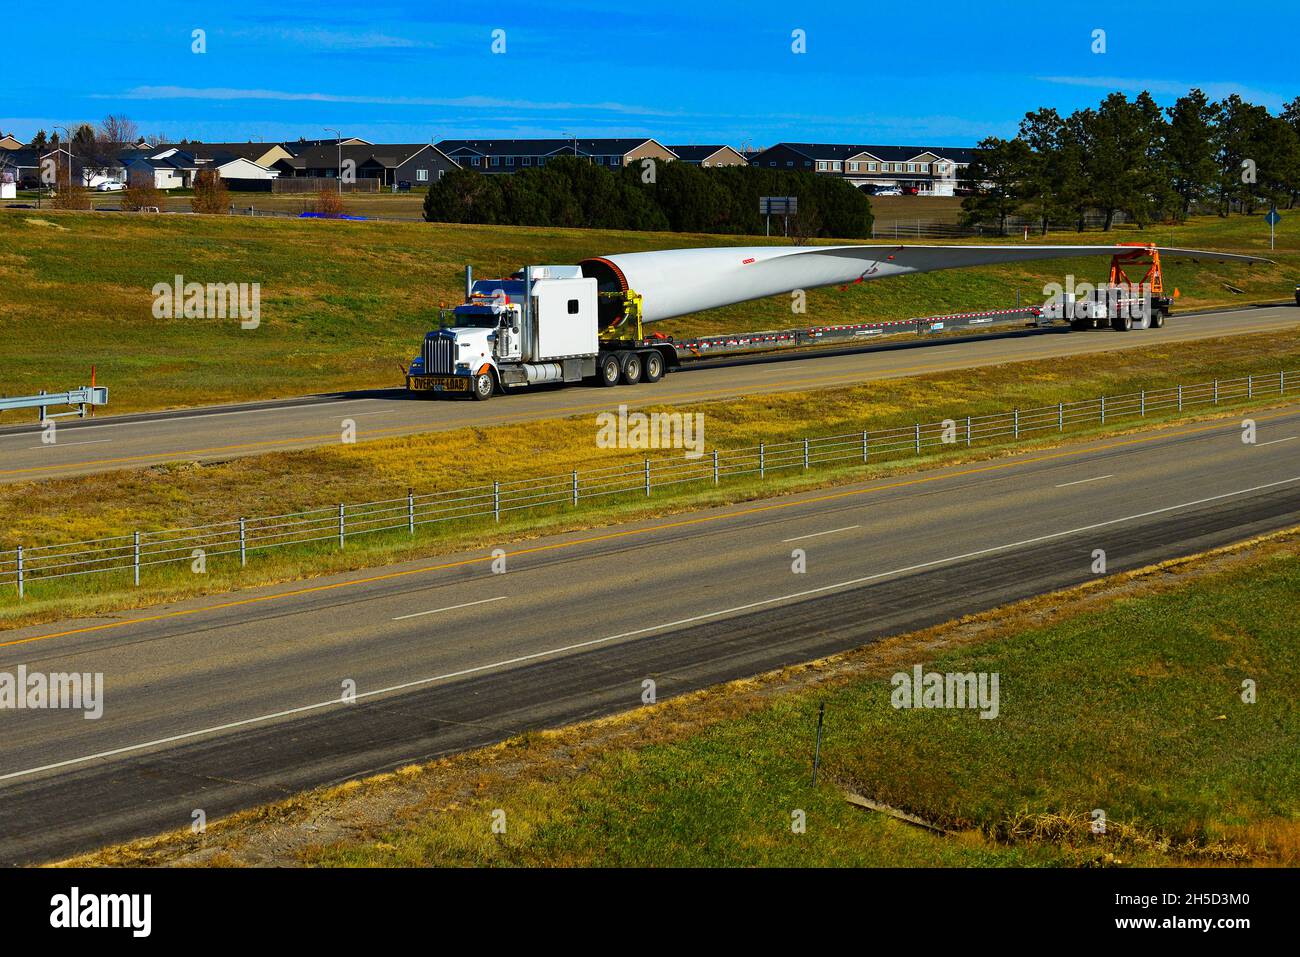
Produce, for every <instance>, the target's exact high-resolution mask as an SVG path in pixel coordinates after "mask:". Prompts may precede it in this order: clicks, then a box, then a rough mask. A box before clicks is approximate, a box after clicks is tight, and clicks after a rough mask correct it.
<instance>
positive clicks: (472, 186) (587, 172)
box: [424, 156, 872, 239]
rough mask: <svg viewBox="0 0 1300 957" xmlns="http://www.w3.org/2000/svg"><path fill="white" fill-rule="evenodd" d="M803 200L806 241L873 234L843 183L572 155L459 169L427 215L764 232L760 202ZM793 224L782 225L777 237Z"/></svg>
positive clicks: (431, 198)
mask: <svg viewBox="0 0 1300 957" xmlns="http://www.w3.org/2000/svg"><path fill="white" fill-rule="evenodd" d="M762 196H796V197H798V209H799V211H798V214H797V215H795V216H791V217H790V222H789V230H790V233H791V235H793V236H795V237H796V238H801V239H807V238H812V237H818V236H821V237H833V238H842V239H851V238H862V237H867V236H870V235H871V224H872V212H871V201H870V200H869V199H868V198H867V196H866V195H865V194H864V193H863V192H862V191H860V190H858V189H856V188H855V187H853V186H851V185H850V184H849V183H847V182H844V181H843V180H841V179H839V178H837V177H829V176H817V175H816V174H814V173H802V172H794V171H786V170H768V169H762V168H760V167H754V166H717V167H700V166H693V165H691V164H689V163H683V162H681V161H673V162H664V161H661V160H659V161H654V162H653V163H651V164H650V165H646V164H644V163H643V162H641V161H633V162H632V163H630V164H629V165H627V166H623V167H620V168H619V169H616V170H610V169H607V168H605V167H602V166H597V165H596V164H595V163H593V162H591V161H590V160H587V159H584V158H580V157H574V156H562V157H558V158H556V159H553V160H551V161H550V162H548V163H547V164H546V165H545V166H542V167H530V168H528V169H521V170H519V171H518V172H515V173H509V174H499V173H488V174H484V173H479V172H477V171H475V170H472V169H455V170H449V171H448V172H447V173H446V174H445V175H444V176H443V177H442V178H441V179H440V180H438V182H436V183H434V184H433V185H432V186H430V187H429V192H428V194H427V195H426V196H425V200H424V218H425V219H426V220H428V221H429V222H441V223H484V224H503V225H511V226H572V227H583V228H590V229H628V230H660V231H673V232H699V233H728V234H747V235H755V234H758V233H762V232H763V231H764V228H765V222H764V216H763V215H761V214H760V213H759V197H762ZM785 228H786V223H785V222H784V221H783V220H782V219H781V218H778V217H773V218H772V229H773V231H774V232H780V231H783V230H784V229H785Z"/></svg>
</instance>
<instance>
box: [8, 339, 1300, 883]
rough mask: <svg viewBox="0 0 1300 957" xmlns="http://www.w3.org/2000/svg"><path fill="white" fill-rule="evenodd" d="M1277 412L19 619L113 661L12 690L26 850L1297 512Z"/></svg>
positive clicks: (1267, 526)
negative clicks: (227, 590) (80, 675)
mask: <svg viewBox="0 0 1300 957" xmlns="http://www.w3.org/2000/svg"><path fill="white" fill-rule="evenodd" d="M963 348H965V347H963ZM682 378H683V379H685V378H687V377H686V376H683V377H682ZM1256 421H1257V423H1258V442H1257V444H1254V445H1247V444H1244V443H1243V442H1242V441H1241V430H1240V423H1239V422H1238V421H1237V420H1232V419H1230V420H1225V421H1219V422H1214V423H1195V424H1188V425H1182V426H1174V427H1166V428H1162V429H1154V430H1150V431H1147V432H1142V433H1137V434H1134V435H1129V436H1123V437H1116V438H1111V439H1103V440H1096V441H1092V442H1088V443H1080V444H1077V445H1069V446H1065V447H1062V448H1059V449H1055V450H1047V451H1037V452H1027V453H1024V454H1022V455H1019V456H1015V457H1010V458H1006V459H999V460H995V461H991V462H983V463H975V464H968V465H964V466H952V467H948V468H944V469H939V470H935V471H932V472H924V473H918V474H913V475H899V476H897V477H892V478H888V479H882V480H878V481H874V482H870V483H864V484H860V485H854V486H845V487H840V488H833V489H824V490H820V491H816V492H809V493H804V494H800V495H795V496H789V497H783V498H775V499H770V500H765V501H758V502H751V503H746V504H743V505H736V506H730V507H726V508H718V509H712V510H706V511H699V512H694V513H687V514H683V515H676V516H673V517H670V518H665V519H660V520H654V521H648V522H643V523H638V524H631V525H625V526H615V527H610V528H603V529H598V530H592V531H588V532H579V533H572V534H567V535H563V536H554V537H548V538H540V539H535V540H530V541H527V542H524V543H521V544H518V545H514V546H505V547H506V549H507V552H508V555H507V558H506V570H505V571H504V573H501V574H494V573H493V571H492V569H491V567H490V561H491V558H490V556H489V555H488V554H487V553H488V551H490V550H489V549H485V550H484V551H483V552H481V553H474V554H464V555H452V556H446V557H444V558H439V559H436V560H435V559H426V560H424V561H421V562H418V563H409V564H404V565H397V566H392V567H388V568H381V569H376V570H373V571H370V572H353V573H350V574H347V575H340V576H335V577H332V578H326V579H318V580H313V581H310V582H305V583H299V584H290V585H278V586H273V587H268V588H259V589H248V590H246V591H241V592H238V593H235V594H231V595H228V596H224V597H209V598H206V599H201V600H195V601H189V602H185V603H179V604H176V605H172V606H167V607H162V608H153V609H147V610H145V611H141V612H137V613H131V612H126V613H122V614H120V615H115V616H112V617H109V618H104V619H98V620H86V621H70V622H64V623H61V624H57V625H49V624H46V625H42V626H33V627H25V628H21V629H14V630H10V631H7V632H0V672H8V673H17V669H18V668H19V666H26V668H27V669H28V671H29V672H40V673H49V672H74V671H75V672H88V673H102V674H103V675H104V682H105V690H104V700H103V715H102V717H101V718H99V719H98V720H87V719H85V717H83V715H82V713H81V712H80V711H73V710H16V711H12V712H9V713H4V714H0V720H3V722H4V735H3V738H2V739H0V741H2V743H0V862H3V863H11V864H12V863H25V862H33V861H40V860H48V859H53V858H57V857H60V856H64V855H67V854H70V853H73V852H76V851H83V850H88V849H91V848H94V847H96V846H99V845H102V844H103V843H106V842H110V841H116V840H119V839H125V838H130V837H134V836H139V835H145V834H150V833H156V832H160V831H164V830H170V829H175V828H182V827H188V826H189V824H190V821H191V813H192V811H193V810H194V809H196V808H202V809H203V810H204V811H205V812H206V813H207V815H208V818H209V820H214V819H216V818H217V817H219V816H221V815H223V814H227V813H229V812H231V811H234V810H236V809H239V808H243V807H247V806H250V805H253V804H256V803H259V802H265V801H270V800H275V799H278V798H282V797H285V796H286V795H289V794H291V793H293V792H295V791H296V790H299V789H302V788H306V787H310V786H314V785H320V784H327V783H332V782H338V781H340V780H344V779H347V778H350V777H354V776H358V775H363V774H368V773H373V772H378V771H381V770H386V769H391V768H394V767H397V766H401V765H403V764H406V763H410V762H414V761H421V760H428V759H432V758H434V757H436V756H438V755H441V754H446V753H449V752H452V751H457V750H462V749H465V748H470V747H474V746H478V745H483V744H487V743H490V742H493V741H497V740H500V739H502V738H504V737H507V736H510V735H514V734H518V733H520V732H522V731H524V730H526V729H530V728H538V727H544V726H554V725H557V724H561V723H565V722H571V721H574V720H578V719H581V718H585V717H590V716H594V715H601V714H608V713H612V712H616V711H619V710H625V709H629V708H635V707H638V706H640V698H641V694H642V681H643V680H644V679H646V678H653V679H654V680H655V681H656V682H657V684H658V694H659V697H660V698H661V699H663V698H666V697H669V696H672V695H676V694H680V693H683V692H686V691H688V690H692V689H696V688H700V687H703V686H707V685H710V684H714V683H717V682H719V681H724V680H728V679H732V678H736V677H740V676H744V675H751V674H756V673H760V672H763V671H766V670H770V669H772V668H775V667H778V666H781V665H785V664H789V663H793V662H798V661H805V660H809V659H813V658H816V657H819V656H823V655H826V654H830V653H834V652H837V651H842V650H846V649H851V648H855V647H859V646H862V645H864V644H867V643H870V642H872V641H875V640H878V639H880V638H881V637H883V636H887V635H893V634H899V633H902V632H906V631H910V630H913V629H916V628H921V627H926V626H929V625H932V624H936V623H939V622H943V621H946V620H950V619H952V618H955V617H958V616H960V615H963V614H966V613H971V612H975V611H979V610H982V609H987V608H992V607H997V606H999V605H1002V604H1005V603H1006V602H1008V601H1013V600H1016V599H1019V598H1024V597H1027V596H1030V595H1034V594H1040V593H1043V592H1046V591H1050V590H1053V589H1058V588H1061V587H1065V586H1068V585H1071V584H1075V583H1079V582H1083V581H1087V580H1090V579H1091V578H1093V577H1094V576H1093V572H1092V568H1091V566H1092V563H1093V552H1094V549H1098V548H1100V549H1104V550H1105V552H1106V554H1107V557H1108V564H1109V569H1108V570H1109V571H1110V572H1118V571H1122V570H1125V569H1131V568H1135V567H1140V566H1142V565H1146V564H1149V563H1151V562H1154V561H1159V560H1162V559H1166V558H1170V557H1174V556H1178V555H1182V554H1188V553H1192V552H1195V551H1199V550H1202V549H1205V548H1209V547H1213V546H1217V545H1221V544H1225V543H1228V542H1232V541H1237V540H1241V539H1244V538H1247V537H1249V536H1252V535H1255V534H1259V533H1262V532H1266V531H1270V530H1274V529H1279V528H1284V527H1289V526H1291V525H1293V524H1295V523H1296V522H1297V516H1298V515H1300V407H1290V408H1285V409H1279V410H1274V411H1271V412H1262V413H1260V414H1259V415H1258V416H1257V417H1256ZM795 549H801V550H803V551H804V553H805V557H806V563H807V565H806V571H805V572H804V573H802V574H796V573H795V572H794V571H793V569H792V561H793V551H794V550H795ZM349 682H354V683H355V693H356V698H355V700H353V701H350V702H347V701H344V700H343V696H344V693H345V689H347V688H348V687H351V686H350V685H349ZM1015 682H1016V676H1015V675H1014V674H1004V675H1002V690H1003V692H1004V709H1005V708H1006V707H1014V699H1015V693H1014V692H1015Z"/></svg>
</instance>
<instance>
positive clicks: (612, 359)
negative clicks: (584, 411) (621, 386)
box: [596, 352, 623, 386]
mask: <svg viewBox="0 0 1300 957" xmlns="http://www.w3.org/2000/svg"><path fill="white" fill-rule="evenodd" d="M596 371H597V372H598V373H599V375H600V384H601V385H603V386H611V385H618V380H619V377H620V376H622V374H623V365H622V363H620V362H619V361H618V356H617V355H615V354H614V353H612V352H607V353H605V354H604V355H603V356H601V357H600V365H599V367H598V368H597V370H596Z"/></svg>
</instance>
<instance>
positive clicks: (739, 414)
mask: <svg viewBox="0 0 1300 957" xmlns="http://www.w3.org/2000/svg"><path fill="white" fill-rule="evenodd" d="M1298 366H1300V333H1297V332H1289V333H1279V334H1270V335H1254V336H1237V337H1229V338H1225V339H1221V340H1212V341H1207V342H1198V343H1185V344H1170V345H1168V346H1163V347H1160V348H1156V349H1143V350H1133V351H1124V352H1116V353H1100V354H1095V355H1089V356H1081V357H1076V358H1074V359H1072V360H1071V363H1070V365H1069V367H1068V368H1065V367H1063V366H1062V365H1061V364H1060V363H1059V362H1056V361H1054V360H1053V361H1042V362H1024V363H1013V364H1007V365H1004V366H995V367H987V368H981V369H974V370H962V371H958V372H951V373H941V374H935V375H928V376H920V377H915V378H909V379H897V380H886V381H881V382H872V383H869V384H865V385H862V386H857V387H852V388H844V389H829V390H823V391H813V392H806V393H780V394H775V395H768V396H756V397H749V398H745V399H740V400H725V401H716V402H709V403H703V404H699V405H692V406H683V407H677V408H675V409H674V410H673V411H677V412H691V411H695V410H698V411H701V412H702V413H703V414H704V416H705V438H706V440H707V443H708V445H709V446H710V447H717V448H722V449H728V448H741V447H752V446H753V445H755V444H756V443H757V442H758V441H766V442H778V441H791V440H794V439H798V438H801V437H803V436H814V437H815V436H821V435H842V434H853V433H855V432H860V431H861V430H863V429H866V430H874V429H880V428H883V427H896V426H905V425H908V424H909V423H910V421H912V420H913V418H914V417H918V418H922V419H924V420H925V421H931V422H933V421H936V420H939V419H942V418H945V417H952V418H954V419H957V418H960V417H963V416H965V415H980V414H984V413H990V412H1005V411H1007V410H1008V409H1009V408H1012V407H1020V408H1030V407H1035V406H1045V405H1050V404H1054V403H1055V402H1056V401H1058V400H1060V401H1066V402H1068V401H1071V400H1074V399H1083V398H1090V397H1094V396H1097V395H1099V394H1111V395H1115V394H1119V393H1128V392H1136V391H1137V390H1138V389H1140V388H1150V389H1156V388H1162V387H1167V386H1171V385H1173V384H1175V383H1176V382H1178V381H1185V382H1200V381H1208V380H1209V379H1211V378H1216V377H1218V378H1225V379H1226V378H1230V377H1234V376H1244V375H1246V374H1248V373H1258V374H1261V375H1262V374H1275V373H1276V372H1277V370H1278V369H1279V368H1292V369H1294V368H1297V367H1298ZM1155 370H1161V371H1159V372H1158V373H1157V372H1156V371H1155ZM1165 370H1176V372H1175V371H1165ZM1277 401H1278V397H1277V396H1276V394H1274V395H1271V396H1270V395H1263V396H1260V397H1259V398H1258V399H1257V400H1256V402H1255V404H1254V407H1256V408H1259V407H1263V406H1266V405H1269V404H1275V403H1276V402H1277ZM1244 407H1245V406H1243V405H1235V406H1234V408H1244ZM1223 411H1224V407H1219V409H1218V410H1216V409H1214V408H1213V407H1211V406H1198V407H1189V409H1188V415H1187V417H1188V418H1191V417H1195V416H1203V415H1212V414H1216V412H1219V413H1221V412H1223ZM1175 418H1177V416H1176V415H1175V414H1171V413H1169V412H1166V413H1164V414H1163V415H1159V416H1157V415H1152V416H1150V417H1148V418H1147V419H1145V420H1143V419H1137V418H1126V419H1112V420H1110V421H1108V422H1107V424H1106V426H1105V427H1104V428H1103V427H1101V426H1099V425H1093V426H1083V427H1079V428H1073V429H1071V430H1070V431H1068V432H1067V433H1066V436H1065V438H1066V439H1073V438H1077V437H1082V436H1088V435H1099V434H1107V433H1114V432H1122V431H1125V430H1130V429H1134V428H1139V427H1145V426H1147V425H1150V424H1153V423H1157V422H1161V421H1172V420H1173V419H1175ZM595 435H596V426H595V422H594V418H587V417H573V418H569V419H562V420H548V421H543V422H533V423H527V424H522V425H503V426H496V427H493V428H490V429H463V430H457V431H452V432H443V433H434V434H428V435H420V436H411V437H404V438H399V439H383V440H376V441H373V442H361V443H359V444H356V445H344V444H339V445H336V446H329V447H322V448H318V449H313V450H309V451H301V452H283V453H273V454H268V455H259V456H252V457H247V458H239V459H234V460H231V461H229V462H223V463H217V464H212V465H199V464H195V463H177V464H174V465H169V466H161V467H156V468H150V469H144V470H140V471H124V472H115V473H106V474H103V475H95V476H87V477H84V478H77V479H64V480H45V481H42V482H40V483H22V484H15V485H6V486H0V514H4V515H5V516H6V518H7V522H8V527H7V528H5V529H4V530H3V531H0V549H11V548H13V547H14V545H16V544H18V543H22V544H24V545H25V546H28V547H30V546H33V545H41V544H46V543H52V542H68V541H81V540H85V539H92V538H100V537H105V536H111V535H129V534H130V533H131V532H132V531H134V530H137V529H164V528H177V527H188V526H195V525H202V524H205V523H209V522H215V521H226V520H229V519H232V518H238V517H239V516H240V515H266V514H280V513H284V512H293V511H300V510H305V509H310V508H322V507H329V506H332V505H335V504H336V503H339V502H363V501H376V500H380V499H394V498H401V497H403V496H405V494H406V490H407V489H408V488H414V489H416V490H417V491H421V492H426V491H434V490H439V489H454V488H463V487H466V486H475V485H483V484H489V485H490V484H491V482H492V481H493V480H494V479H500V478H503V477H508V478H509V479H511V480H517V479H523V478H527V477H529V476H537V475H554V474H557V473H559V474H564V473H567V471H568V470H569V469H571V468H575V467H578V468H589V467H593V466H603V465H614V464H621V463H636V462H639V461H640V460H641V457H642V455H643V454H644V453H642V452H640V451H634V450H626V449H624V450H620V449H604V450H602V449H597V448H595V447H594V443H595ZM1060 441H1062V437H1061V436H1058V435H1057V434H1056V433H1054V432H1048V433H1046V434H1041V433H1040V434H1037V435H1034V436H1030V437H1027V438H1025V439H1023V440H1022V441H1021V442H1019V443H1011V442H1002V443H996V444H995V443H988V444H977V445H976V446H975V447H973V448H970V449H966V448H964V447H961V446H958V447H956V448H954V449H952V450H950V451H946V452H944V453H942V454H927V455H925V456H923V457H922V458H921V459H919V460H918V459H915V458H909V457H902V458H896V459H891V460H889V461H886V462H873V463H871V464H870V465H868V466H863V465H861V464H860V463H855V462H853V461H848V462H845V463H841V464H829V465H819V466H816V467H814V468H813V469H811V470H809V471H807V472H804V471H803V470H802V469H801V468H793V469H787V470H785V471H783V472H781V473H772V474H769V475H768V476H767V478H766V479H765V480H761V481H760V480H759V479H758V478H757V477H756V476H753V477H749V478H740V479H733V480H728V481H727V482H726V483H724V484H723V485H721V486H720V487H718V488H714V487H712V485H711V484H708V483H696V484H693V485H683V486H678V487H669V488H663V489H658V490H656V491H655V492H654V494H653V495H652V496H651V497H650V498H649V499H647V498H646V497H645V496H644V494H638V493H635V492H633V493H628V494H625V495H621V496H612V497H609V498H603V499H594V500H582V501H580V504H579V507H578V508H577V509H574V508H572V507H570V506H568V505H562V506H561V505H556V506H552V507H549V508H542V509H538V510H536V511H525V512H518V513H508V514H505V515H503V517H502V521H501V522H500V523H499V524H497V523H494V522H492V520H491V519H490V517H489V518H480V519H474V520H467V521H458V522H445V523H440V524H436V525H429V526H421V527H420V528H419V531H418V534H417V535H416V536H415V537H414V538H411V537H408V535H407V534H406V532H405V531H404V530H398V531H394V532H385V533H379V534H374V535H367V536H358V537H355V538H352V539H349V541H348V544H347V548H346V549H345V550H343V551H340V550H339V549H338V548H337V545H336V544H335V543H333V542H332V541H326V542H318V543H314V544H311V545H302V546H293V547H288V548H277V549H274V550H266V551H257V550H254V551H252V552H251V553H250V556H249V565H248V567H247V568H242V569H241V568H240V567H239V564H238V559H237V558H236V557H234V556H212V557H211V558H210V559H209V560H208V561H207V562H206V565H205V566H204V567H205V571H204V573H203V574H195V573H193V572H192V570H191V565H190V562H189V558H188V557H186V560H185V561H183V562H176V563H174V564H171V565H159V566H152V567H147V568H145V569H144V570H143V573H142V587H140V588H138V589H137V588H133V587H132V584H131V576H130V572H129V571H128V570H121V571H116V572H111V573H107V574H97V575H88V576H83V577H79V578H70V579H59V580H51V581H45V582H42V581H40V580H39V579H37V580H32V581H31V582H30V583H29V588H28V595H27V598H26V600H24V601H22V602H19V600H18V598H17V590H16V588H13V587H9V588H6V589H4V590H3V591H0V621H3V622H4V623H5V624H7V625H11V626H13V625H19V624H29V623H35V622H40V621H49V620H53V619H56V618H61V617H69V616H72V615H93V614H102V613H106V612H110V611H112V610H115V609H120V608H122V607H137V606H143V605H149V604H156V603H159V602H165V601H170V600H175V599H179V598H184V597H189V596H193V595H199V594H210V593H216V592H222V591H228V590H230V589H232V588H238V587H241V586H248V585H255V584H266V583H272V582H279V581H289V580H296V579H301V578H305V577H309V576H312V575H318V574H324V573H328V572H334V571H340V570H346V569H354V568H362V567H366V566H370V565H379V564H384V563H388V562H393V561H398V560H402V559H410V558H416V557H423V556H427V555H432V554H438V553H446V552H448V551H452V550H460V549H467V548H480V547H481V548H491V547H496V546H497V545H500V544H502V543H503V542H508V541H515V540H521V539H526V538H529V537H535V536H537V535H540V534H543V533H549V532H555V531H561V530H568V529H577V528H586V527H593V526H599V525H602V524H609V523H613V522H619V521H628V520H633V519H637V518H644V517H649V516H653V515H662V514H670V513H673V512H678V511H682V510H685V509H689V508H698V507H702V506H707V505H714V504H723V503H730V502H737V501H746V500H750V499H753V498H758V497H761V496H765V495H771V494H777V493H781V492H788V491H793V490H797V489H804V488H815V487H819V486H822V485H827V484H834V483H843V482H847V481H853V480H860V479H863V478H870V477H874V476H878V475H886V474H891V473H893V472H897V471H898V470H900V469H907V468H916V467H917V466H918V465H929V464H939V463H942V464H950V463H953V462H957V461H975V460H980V459H985V458H989V457H991V456H997V455H1004V454H1007V452H1008V451H1010V450H1017V449H1025V448H1036V447H1044V446H1049V445H1053V444H1057V443H1059V442H1060ZM656 454H659V453H656ZM664 454H671V453H664ZM400 523H401V520H400V519H399V520H398V522H397V524H400Z"/></svg>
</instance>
